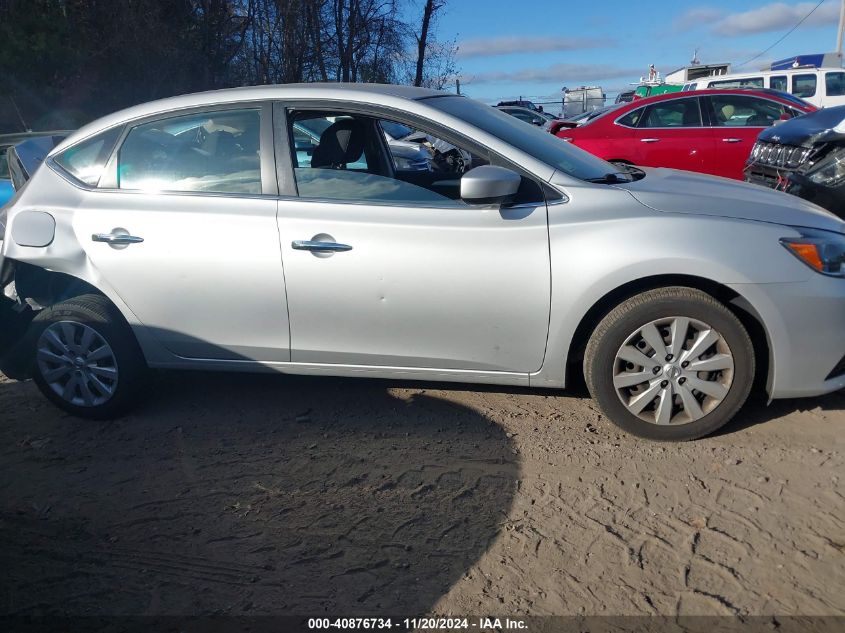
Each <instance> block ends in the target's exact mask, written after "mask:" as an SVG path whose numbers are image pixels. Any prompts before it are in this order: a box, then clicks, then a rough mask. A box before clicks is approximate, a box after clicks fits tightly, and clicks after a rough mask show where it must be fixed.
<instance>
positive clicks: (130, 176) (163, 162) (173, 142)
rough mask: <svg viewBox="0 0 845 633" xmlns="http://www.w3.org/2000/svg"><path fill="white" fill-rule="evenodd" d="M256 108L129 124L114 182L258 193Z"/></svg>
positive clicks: (152, 188)
mask: <svg viewBox="0 0 845 633" xmlns="http://www.w3.org/2000/svg"><path fill="white" fill-rule="evenodd" d="M260 121H261V113H260V110H258V109H244V110H221V111H218V112H202V113H198V114H189V115H184V116H176V117H168V118H165V119H160V120H157V121H153V122H151V123H144V124H142V125H138V126H136V127H134V128H132V129H131V130H130V131H129V134H128V135H127V137H126V140H125V141H124V142H123V145H122V146H121V148H120V151H119V153H118V186H119V187H120V188H121V189H135V190H145V191H184V192H213V193H244V194H260V193H261V158H260V150H261V147H260Z"/></svg>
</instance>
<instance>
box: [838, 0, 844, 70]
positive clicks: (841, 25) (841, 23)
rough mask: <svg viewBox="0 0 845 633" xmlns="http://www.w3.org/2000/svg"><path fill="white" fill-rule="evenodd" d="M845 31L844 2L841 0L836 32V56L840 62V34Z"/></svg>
mask: <svg viewBox="0 0 845 633" xmlns="http://www.w3.org/2000/svg"><path fill="white" fill-rule="evenodd" d="M843 31H845V0H842V7H841V8H840V9H839V30H838V31H837V32H836V54H837V55H839V61H840V63H841V62H842V32H843Z"/></svg>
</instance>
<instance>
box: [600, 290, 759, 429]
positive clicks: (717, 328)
mask: <svg viewBox="0 0 845 633" xmlns="http://www.w3.org/2000/svg"><path fill="white" fill-rule="evenodd" d="M754 363H755V359H754V347H753V345H752V343H751V339H750V338H749V336H748V333H747V331H746V330H745V328H744V327H743V325H742V323H741V322H740V321H739V319H737V317H736V316H735V315H734V314H733V313H732V312H731V311H730V310H728V309H727V308H726V307H725V306H724V305H723V304H722V303H720V302H719V301H717V300H716V299H714V298H713V297H711V296H710V295H708V294H706V293H704V292H701V291H700V290H696V289H693V288H686V287H669V288H659V289H656V290H650V291H648V292H644V293H642V294H639V295H636V296H634V297H631V298H630V299H628V300H627V301H625V302H623V303H622V304H620V305H619V306H617V307H616V308H615V309H614V310H612V311H611V312H610V313H609V314H608V315H607V316H606V317H605V318H604V319H603V320H602V321H601V323H599V325H598V327H597V328H596V329H595V331H594V332H593V335H592V336H591V338H590V341H589V342H588V344H587V348H586V352H585V357H584V376H585V379H586V382H587V387H588V389H589V391H590V394H591V395H592V396H593V398H594V399H595V400H596V401H597V402H598V404H599V406H600V407H601V408H602V410H603V411H604V412H605V414H606V415H607V417H608V418H609V419H610V420H611V421H612V422H614V423H615V424H616V425H617V426H619V427H621V428H622V429H624V430H626V431H628V432H629V433H632V434H634V435H638V436H640V437H645V438H649V439H654V440H664V441H682V440H691V439H695V438H699V437H702V436H704V435H708V434H709V433H712V432H713V431H715V430H716V429H718V428H720V427H722V426H723V425H725V424H726V423H727V422H728V421H730V420H731V418H733V416H734V415H735V414H736V412H737V411H738V410H739V409H740V407H741V406H742V405H743V404H744V403H745V401H746V399H747V398H748V394H749V392H750V390H751V385H752V382H753V380H754Z"/></svg>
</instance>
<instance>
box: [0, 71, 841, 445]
mask: <svg viewBox="0 0 845 633" xmlns="http://www.w3.org/2000/svg"><path fill="white" fill-rule="evenodd" d="M393 124H401V125H403V126H405V127H406V128H409V129H411V130H414V131H416V132H418V135H419V137H420V138H424V139H427V141H426V142H428V143H429V144H430V146H431V147H432V148H436V147H441V148H446V149H444V151H439V152H435V151H434V150H433V149H432V156H435V159H434V160H433V161H432V166H431V168H430V169H426V170H419V169H403V168H402V167H403V162H402V161H399V160H396V157H394V156H392V155H391V146H390V144H388V143H387V142H386V140H385V138H386V137H385V134H384V128H386V127H389V126H390V125H393ZM303 127H304V128H307V129H319V130H321V133H320V136H319V139H316V140H317V142H316V143H315V144H314V147H313V148H311V149H310V151H309V155H308V159H307V160H303V159H302V158H301V154H302V152H297V149H296V144H295V142H294V136H295V132H294V130H296V129H300V128H303ZM447 149H448V151H447ZM620 169H624V171H620ZM0 236H2V239H3V241H2V257H0V287H1V288H2V293H1V294H0V318H2V325H1V326H0V367H2V369H3V371H5V372H6V373H7V374H8V375H10V376H12V377H18V378H24V377H28V376H32V377H33V378H34V380H35V382H36V383H37V384H38V386H39V387H40V389H41V391H42V392H43V393H44V394H45V395H46V396H47V397H48V398H49V399H50V400H52V401H53V402H54V403H55V404H57V405H58V406H60V407H62V408H63V409H65V410H66V411H69V412H71V413H73V414H76V415H80V416H87V417H92V418H105V417H111V416H116V415H120V414H121V413H123V412H125V411H126V410H127V408H128V407H129V406H131V405H132V404H133V403H134V402H135V401H136V400H137V399H138V396H139V395H140V394H143V393H144V391H143V386H144V376H145V375H146V372H147V369H148V368H165V369H167V368H173V369H209V370H234V371H278V372H283V373H291V374H314V375H339V376H374V377H383V378H400V379H422V380H437V381H456V382H476V383H492V384H499V385H523V386H532V387H542V388H563V387H565V386H566V385H568V384H571V383H572V382H575V381H577V380H578V377H579V375H580V376H583V378H584V379H585V381H586V384H587V386H588V388H589V390H590V392H591V394H592V395H593V397H594V398H595V399H596V400H597V402H598V403H599V405H600V406H601V408H602V409H603V410H604V411H605V413H606V414H607V417H608V418H609V419H610V420H611V421H613V422H614V423H616V424H617V425H619V426H620V427H622V428H623V429H625V430H627V431H629V432H631V433H635V434H637V435H641V436H644V437H648V438H653V439H659V440H685V439H691V438H696V437H700V436H703V435H706V434H708V433H711V432H713V431H714V430H716V429H718V428H719V427H721V426H722V425H724V424H725V423H727V422H728V421H729V420H730V419H731V418H732V417H733V416H734V415H735V414H736V413H737V411H738V410H739V409H740V407H741V406H742V405H743V403H744V402H745V401H746V398H747V397H748V395H749V392H750V391H751V390H752V387H754V386H755V385H756V386H759V387H760V388H761V389H765V390H766V391H768V394H769V396H770V397H771V398H787V397H789V398H791V397H797V396H813V395H818V394H823V393H827V392H831V391H835V390H837V389H841V388H842V387H845V279H843V275H845V224H843V222H842V220H840V219H838V218H836V217H834V216H833V215H831V214H829V213H826V212H825V211H823V210H821V209H820V208H818V207H816V206H814V205H812V204H810V203H807V202H805V201H802V200H800V199H798V198H794V197H791V196H788V195H786V194H783V193H780V192H776V191H770V190H766V189H762V188H759V187H755V186H751V185H747V184H743V183H739V182H734V181H729V180H723V179H717V178H712V177H708V176H702V175H697V174H692V173H685V172H678V171H671V170H666V169H637V168H634V167H631V168H620V167H617V166H614V165H611V164H608V163H606V162H603V161H601V160H599V159H597V158H594V157H593V156H591V155H589V154H586V153H584V152H583V151H581V150H579V149H578V148H576V147H573V146H572V145H570V144H567V143H562V142H560V140H559V139H557V138H555V137H553V136H551V135H549V134H547V133H543V132H542V131H541V130H539V129H537V128H534V127H531V126H527V125H525V124H524V123H523V122H521V121H519V120H517V119H514V118H513V117H510V116H508V115H506V114H504V113H502V112H500V111H498V110H496V109H494V108H490V107H489V106H486V105H483V104H481V103H478V102H475V101H472V100H470V99H468V98H465V97H461V96H456V95H450V94H446V93H441V92H434V91H429V90H423V89H414V88H407V87H398V86H373V85H358V86H351V85H332V84H320V85H294V86H270V87H257V88H240V89H234V90H223V91H217V92H209V93H203V94H195V95H186V96H180V97H175V98H171V99H166V100H163V101H157V102H154V103H149V104H146V105H141V106H137V107H134V108H130V109H128V110H125V111H123V112H119V113H116V114H113V115H110V116H107V117H105V118H103V119H100V120H98V121H96V122H94V123H91V124H90V125H88V126H87V127H85V128H83V129H81V130H79V131H78V132H76V133H74V134H72V135H71V136H70V137H68V138H67V139H66V140H64V141H63V142H62V143H61V144H60V145H58V146H57V147H56V148H55V149H54V150H53V151H52V152H51V153H50V155H49V156H48V157H47V159H46V160H45V161H44V164H43V165H42V166H41V167H40V168H39V169H38V170H37V171H36V172H35V174H34V176H33V177H32V179H31V180H30V181H29V182H27V183H26V184H25V185H24V186H23V187H22V189H21V190H20V191H18V192H17V194H16V196H15V198H14V199H13V200H12V201H11V202H10V204H9V205H7V206H6V207H5V208H4V209H3V211H2V212H0Z"/></svg>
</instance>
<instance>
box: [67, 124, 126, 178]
mask: <svg viewBox="0 0 845 633" xmlns="http://www.w3.org/2000/svg"><path fill="white" fill-rule="evenodd" d="M119 135H120V128H119V127H118V128H112V129H110V130H107V131H105V132H101V133H100V134H97V135H96V136H92V137H91V138H89V139H86V140H84V141H82V142H81V143H77V144H76V145H73V146H71V147H69V148H67V149H66V150H64V151H63V152H62V153H60V154H57V155H56V156H55V157H54V159H53V160H54V161H55V162H56V164H57V165H59V166H60V167H61V168H62V169H64V170H65V171H66V172H67V173H69V174H70V175H71V176H73V177H74V178H76V179H77V180H79V181H81V182H83V183H85V184H86V185H90V186H92V187H96V186H97V184H98V183H99V182H100V177H101V176H102V175H103V170H104V169H105V167H106V162H108V159H109V156H110V155H111V152H112V150H113V149H114V145H115V143H116V142H117V137H118V136H119Z"/></svg>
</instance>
